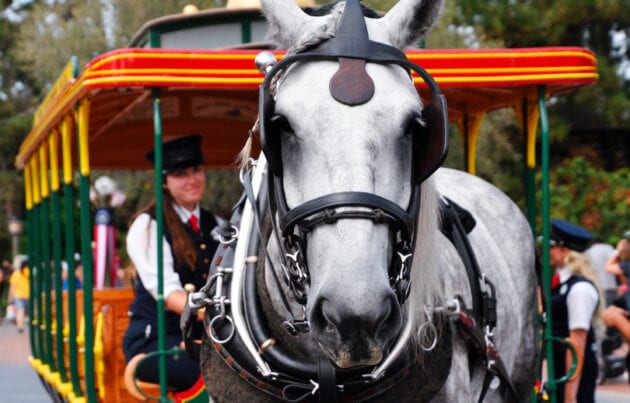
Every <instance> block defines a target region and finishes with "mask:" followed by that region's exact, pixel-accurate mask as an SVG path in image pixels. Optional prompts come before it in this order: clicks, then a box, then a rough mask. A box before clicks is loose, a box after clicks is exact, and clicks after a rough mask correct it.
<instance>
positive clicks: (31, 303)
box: [26, 206, 40, 358]
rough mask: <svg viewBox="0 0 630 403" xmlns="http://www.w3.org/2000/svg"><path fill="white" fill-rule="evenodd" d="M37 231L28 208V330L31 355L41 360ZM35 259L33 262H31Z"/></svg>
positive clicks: (30, 209)
mask: <svg viewBox="0 0 630 403" xmlns="http://www.w3.org/2000/svg"><path fill="white" fill-rule="evenodd" d="M35 232H36V231H35V230H34V229H33V207H32V206H31V207H30V208H27V210H26V235H27V237H26V248H27V250H28V256H29V264H28V266H29V268H30V275H29V280H28V281H29V287H30V293H29V296H28V309H29V312H28V317H29V318H30V319H29V323H28V329H29V332H28V334H29V342H30V345H31V354H32V355H33V358H39V357H40V355H39V349H38V348H37V337H36V334H37V331H36V323H37V321H36V319H35V312H36V310H35V302H36V294H37V292H36V281H35V275H34V271H35V270H34V265H33V262H34V261H35V256H36V252H35V246H34V242H33V239H32V236H33V234H34V233H35ZM31 259H33V260H31Z"/></svg>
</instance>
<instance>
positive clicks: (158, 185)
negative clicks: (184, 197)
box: [153, 88, 169, 402]
mask: <svg viewBox="0 0 630 403" xmlns="http://www.w3.org/2000/svg"><path fill="white" fill-rule="evenodd" d="M153 130H154V140H153V141H154V143H155V144H154V146H155V220H156V222H157V243H156V245H157V275H158V277H157V280H158V283H157V287H158V289H157V294H158V295H157V297H158V298H157V323H158V351H160V352H164V351H166V338H165V336H166V334H165V333H166V323H165V322H166V318H165V313H166V312H165V307H164V270H163V264H164V263H163V260H164V259H163V255H162V253H163V251H162V249H163V248H162V237H163V233H164V210H163V203H164V202H163V198H162V191H161V189H162V183H163V177H162V112H161V109H160V90H159V89H157V88H156V89H153ZM159 371H160V401H163V402H168V401H169V400H168V397H167V384H166V355H165V354H160V356H159Z"/></svg>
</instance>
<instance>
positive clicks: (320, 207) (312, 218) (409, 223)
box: [280, 192, 414, 239]
mask: <svg viewBox="0 0 630 403" xmlns="http://www.w3.org/2000/svg"><path fill="white" fill-rule="evenodd" d="M340 207H343V208H348V207H364V208H367V209H370V210H356V209H351V210H347V211H335V209H337V208H340ZM343 218H366V219H371V220H373V221H375V222H377V223H378V222H383V223H390V224H394V225H395V226H396V227H397V228H398V229H400V230H401V231H402V232H403V233H402V236H403V239H411V236H412V234H413V227H414V223H413V219H412V217H411V215H410V214H409V213H407V211H405V210H404V209H403V208H401V207H400V206H399V205H397V204H396V203H394V202H392V201H391V200H388V199H386V198H384V197H381V196H378V195H375V194H373V193H366V192H338V193H331V194H328V195H325V196H321V197H318V198H316V199H313V200H309V201H307V202H305V203H303V204H300V205H299V206H296V207H294V208H292V209H291V210H289V211H287V212H286V214H284V215H282V216H281V217H280V229H281V231H282V236H284V237H286V236H288V235H289V234H292V233H293V230H294V228H295V226H296V225H297V226H299V227H300V229H301V230H303V231H309V230H310V229H312V227H314V226H316V225H317V224H320V223H327V224H331V223H333V222H335V221H336V220H338V219H343Z"/></svg>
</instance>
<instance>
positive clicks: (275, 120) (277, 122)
mask: <svg viewBox="0 0 630 403" xmlns="http://www.w3.org/2000/svg"><path fill="white" fill-rule="evenodd" d="M269 123H270V124H271V128H272V130H273V132H274V133H285V134H293V129H292V128H291V125H290V124H289V121H288V120H287V119H286V118H285V117H284V116H282V115H274V116H272V118H271V119H270V120H269Z"/></svg>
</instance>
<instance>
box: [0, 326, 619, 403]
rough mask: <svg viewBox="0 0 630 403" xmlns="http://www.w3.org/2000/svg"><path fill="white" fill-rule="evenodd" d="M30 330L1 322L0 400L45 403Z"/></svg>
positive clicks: (601, 394) (604, 398)
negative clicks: (34, 364) (32, 363)
mask: <svg viewBox="0 0 630 403" xmlns="http://www.w3.org/2000/svg"><path fill="white" fill-rule="evenodd" d="M30 354H31V352H30V345H29V338H28V333H27V332H24V333H18V331H17V328H16V327H15V325H14V324H13V323H12V322H9V321H6V320H5V321H1V322H0V403H14V402H15V403H45V402H50V401H51V398H50V397H49V395H48V394H47V393H46V390H45V389H44V386H43V385H42V383H41V382H40V380H39V377H38V375H37V373H36V372H35V371H34V370H33V368H31V366H30V364H29V363H28V357H29V356H30ZM595 400H596V402H598V403H627V402H630V383H628V372H624V374H623V375H622V376H619V377H617V378H613V379H608V380H606V383H604V384H603V385H600V386H598V387H597V391H596V395H595Z"/></svg>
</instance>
